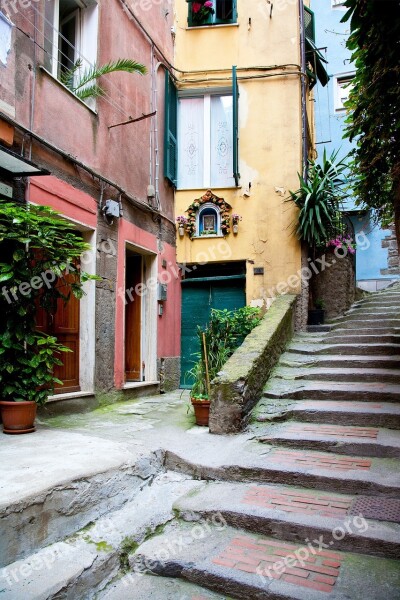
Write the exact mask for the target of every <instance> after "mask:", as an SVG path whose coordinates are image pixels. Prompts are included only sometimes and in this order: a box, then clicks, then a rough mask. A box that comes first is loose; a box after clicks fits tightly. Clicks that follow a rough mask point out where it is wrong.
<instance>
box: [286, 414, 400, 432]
mask: <svg viewBox="0 0 400 600" xmlns="http://www.w3.org/2000/svg"><path fill="white" fill-rule="evenodd" d="M288 418H295V419H297V420H298V421H302V422H304V423H322V424H323V423H327V424H329V425H348V426H350V427H352V426H354V427H384V428H386V429H397V430H398V429H400V417H399V416H398V415H385V414H382V413H380V414H370V413H362V412H359V413H354V414H348V413H340V412H337V411H332V412H328V411H322V412H317V411H314V410H310V411H307V410H293V411H290V412H289V413H288Z"/></svg>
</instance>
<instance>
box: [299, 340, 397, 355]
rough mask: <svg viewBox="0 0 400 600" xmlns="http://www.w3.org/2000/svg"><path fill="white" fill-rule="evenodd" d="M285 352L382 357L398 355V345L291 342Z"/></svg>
mask: <svg viewBox="0 0 400 600" xmlns="http://www.w3.org/2000/svg"><path fill="white" fill-rule="evenodd" d="M287 352H294V353H295V354H316V353H319V354H358V355H367V356H375V355H384V356H392V355H399V354H400V344H356V343H353V344H340V343H339V344H328V343H324V344H316V343H315V344H312V343H309V344H307V343H302V342H296V341H294V342H292V343H291V344H290V345H289V346H288V347H287Z"/></svg>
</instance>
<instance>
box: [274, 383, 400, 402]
mask: <svg viewBox="0 0 400 600" xmlns="http://www.w3.org/2000/svg"><path fill="white" fill-rule="evenodd" d="M264 396H265V397H266V398H293V399H304V400H344V401H348V402H351V401H353V400H362V401H370V402H376V401H377V400H379V401H385V402H400V386H399V385H396V384H391V383H358V382H357V383H351V382H350V383H346V382H344V383H341V382H340V383H338V382H336V381H304V382H300V381H293V382H287V381H283V380H282V379H270V380H269V382H268V384H267V387H266V388H265V391H264Z"/></svg>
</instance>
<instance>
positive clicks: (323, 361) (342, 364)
mask: <svg viewBox="0 0 400 600" xmlns="http://www.w3.org/2000/svg"><path fill="white" fill-rule="evenodd" d="M366 358H367V357H366ZM281 364H282V366H288V363H287V362H282V363H281ZM296 366H297V367H303V366H307V367H310V369H312V368H313V367H321V368H324V369H325V368H326V369H329V368H335V369H342V368H343V369H346V368H347V369H350V368H355V369H359V368H361V367H362V366H365V368H367V369H385V368H387V369H400V359H397V358H393V359H389V360H387V361H386V360H385V361H380V360H373V359H372V360H371V359H370V358H368V360H365V361H364V360H347V359H346V358H343V359H340V360H338V359H335V360H329V358H327V357H321V358H316V359H315V362H314V361H313V362H312V363H311V364H310V363H309V362H308V359H307V357H306V356H305V355H304V363H300V362H299V363H298V362H296Z"/></svg>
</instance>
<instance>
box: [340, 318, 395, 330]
mask: <svg viewBox="0 0 400 600" xmlns="http://www.w3.org/2000/svg"><path fill="white" fill-rule="evenodd" d="M332 325H333V326H334V329H336V328H338V329H357V330H362V329H366V328H368V329H371V328H372V329H375V328H378V327H379V328H382V327H384V328H385V329H389V330H390V333H392V332H393V330H394V329H400V319H387V318H383V319H349V318H342V319H340V320H338V321H335V322H333V323H332Z"/></svg>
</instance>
